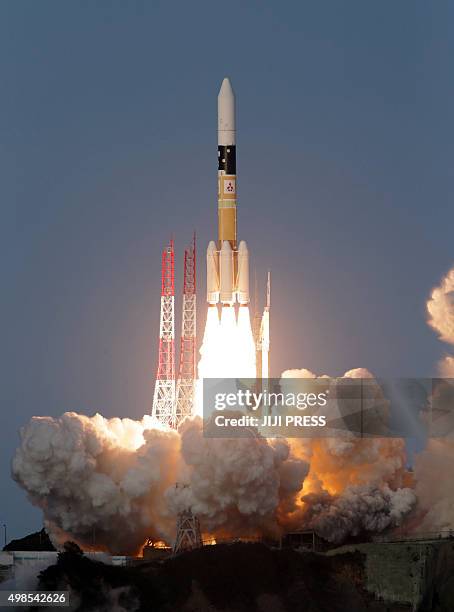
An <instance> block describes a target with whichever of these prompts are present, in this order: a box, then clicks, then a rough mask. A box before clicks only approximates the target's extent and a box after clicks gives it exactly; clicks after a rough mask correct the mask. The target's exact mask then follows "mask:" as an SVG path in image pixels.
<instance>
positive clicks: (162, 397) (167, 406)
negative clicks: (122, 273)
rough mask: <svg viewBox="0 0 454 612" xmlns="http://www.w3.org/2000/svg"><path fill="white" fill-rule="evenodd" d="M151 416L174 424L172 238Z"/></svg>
mask: <svg viewBox="0 0 454 612" xmlns="http://www.w3.org/2000/svg"><path fill="white" fill-rule="evenodd" d="M152 416H153V417H155V418H156V419H157V420H158V421H160V422H161V423H163V424H164V425H167V426H170V427H172V426H175V425H174V422H175V257H174V250H173V240H171V241H170V242H169V244H168V245H167V246H166V247H165V248H164V250H163V251H162V285H161V316H160V322H159V357H158V372H157V375H156V384H155V388H154V397H153V410H152Z"/></svg>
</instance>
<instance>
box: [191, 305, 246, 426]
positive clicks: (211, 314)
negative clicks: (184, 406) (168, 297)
mask: <svg viewBox="0 0 454 612" xmlns="http://www.w3.org/2000/svg"><path fill="white" fill-rule="evenodd" d="M198 375H199V379H198V381H197V383H196V401H195V412H196V414H197V415H199V416H201V415H202V414H203V389H202V381H203V379H204V378H255V376H256V367H255V342H254V336H253V334H252V327H251V320H250V316H249V308H248V306H240V308H239V309H238V317H237V316H236V313H235V309H234V308H233V307H229V306H224V307H223V308H222V309H221V319H220V320H219V313H218V309H217V308H216V307H212V306H211V307H209V308H208V313H207V322H206V325H205V333H204V335H203V342H202V348H201V349H200V361H199V365H198Z"/></svg>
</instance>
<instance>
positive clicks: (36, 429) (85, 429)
mask: <svg viewBox="0 0 454 612" xmlns="http://www.w3.org/2000/svg"><path fill="white" fill-rule="evenodd" d="M21 438H22V442H21V445H20V447H19V448H18V449H17V451H16V454H15V457H14V459H13V465H12V472H13V477H14V478H15V479H16V480H17V482H18V483H19V484H20V485H21V486H22V487H24V489H25V490H26V491H27V493H28V495H29V498H30V500H31V501H32V503H33V504H35V505H37V506H39V507H41V508H42V509H43V512H44V517H45V519H46V525H47V527H48V529H49V530H50V534H51V537H52V538H53V540H54V542H55V543H56V544H59V543H61V542H62V540H64V539H67V534H71V536H72V537H73V538H75V539H77V540H78V541H79V542H80V543H81V544H84V545H90V544H92V543H93V542H95V545H96V546H97V547H101V546H103V547H105V548H106V549H107V550H110V551H112V552H117V551H135V550H138V548H139V547H140V545H141V544H143V542H144V540H145V538H146V537H147V536H150V535H151V536H156V537H169V536H170V534H171V533H172V531H173V528H174V521H172V518H171V517H169V516H168V513H167V508H166V505H165V502H164V493H165V490H166V489H167V488H168V487H169V486H170V485H171V484H172V483H174V482H175V478H176V470H177V462H178V459H179V444H180V441H179V436H178V434H177V433H176V432H174V431H161V430H159V429H151V428H150V423H149V419H147V418H145V419H144V420H143V421H141V422H136V421H132V420H130V419H104V418H103V417H102V416H100V415H99V414H97V415H96V416H94V417H92V418H89V417H86V416H82V415H79V414H75V413H66V414H64V415H63V416H62V417H60V418H57V419H54V418H50V417H34V418H32V420H31V421H30V422H29V424H28V425H27V426H26V427H24V428H23V429H22V430H21Z"/></svg>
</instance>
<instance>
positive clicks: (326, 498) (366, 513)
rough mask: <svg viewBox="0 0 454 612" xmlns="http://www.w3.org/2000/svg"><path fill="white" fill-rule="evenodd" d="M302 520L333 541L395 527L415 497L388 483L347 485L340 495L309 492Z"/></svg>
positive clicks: (305, 498)
mask: <svg viewBox="0 0 454 612" xmlns="http://www.w3.org/2000/svg"><path fill="white" fill-rule="evenodd" d="M303 501H304V502H305V504H307V505H308V508H309V509H308V512H307V515H306V517H305V521H306V524H307V526H308V527H310V528H311V529H314V530H315V531H316V532H317V533H318V534H319V535H320V536H321V537H323V538H325V539H326V540H328V541H330V542H334V543H339V542H342V541H343V540H344V539H345V538H346V537H347V536H357V535H360V534H366V533H369V534H370V533H378V532H380V531H383V530H384V529H387V528H389V527H396V526H397V525H400V524H401V523H402V520H403V518H404V517H405V516H406V515H407V514H408V513H409V512H410V510H411V509H412V507H413V505H414V503H415V501H416V496H415V494H414V492H413V491H412V490H411V489H409V488H403V489H397V490H395V491H394V490H392V489H390V488H389V487H388V486H387V485H384V486H382V487H375V486H373V485H364V486H349V487H347V488H346V489H345V490H344V491H343V492H342V494H340V495H330V494H329V493H327V492H326V491H323V492H322V493H308V494H307V495H305V496H303Z"/></svg>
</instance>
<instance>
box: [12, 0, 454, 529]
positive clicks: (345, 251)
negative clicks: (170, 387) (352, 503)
mask: <svg viewBox="0 0 454 612" xmlns="http://www.w3.org/2000/svg"><path fill="white" fill-rule="evenodd" d="M226 9H227V10H226ZM453 13H454V7H453V4H452V3H449V2H447V1H440V2H436V3H435V2H431V3H428V2H423V1H410V0H403V1H401V2H392V1H390V0H387V1H384V2H364V1H363V0H358V1H345V2H335V1H332V2H326V1H320V2H285V3H280V2H277V1H276V2H263V1H260V2H258V1H257V2H255V1H251V2H247V3H246V2H239V1H235V0H233V1H231V2H229V3H228V5H225V4H224V5H223V4H220V3H218V2H212V1H195V2H172V1H171V0H170V1H166V2H157V1H154V2H152V1H149V2H133V1H131V2H127V3H126V2H119V1H116V2H113V1H112V2H90V3H81V2H58V1H54V2H50V1H45V0H42V1H41V2H32V1H23V0H19V1H13V0H9V1H8V0H7V1H5V2H2V3H1V4H0V75H1V91H2V93H1V96H0V131H1V135H2V137H1V139H0V164H1V165H0V167H1V179H2V180H1V183H0V194H1V199H0V206H1V210H2V224H1V230H0V231H1V244H2V256H1V258H0V266H1V275H2V281H3V292H2V300H1V305H0V308H1V315H2V316H1V320H2V322H3V333H2V339H3V341H2V347H3V350H2V351H1V353H0V355H1V357H0V358H1V372H2V379H1V410H2V413H1V414H2V428H1V433H0V443H1V444H0V446H1V448H0V461H1V470H0V491H1V497H0V500H1V504H0V522H6V523H7V524H8V529H9V533H10V535H11V536H21V535H24V534H25V533H27V532H29V531H31V530H32V529H35V528H38V527H39V526H40V520H41V516H40V513H39V512H38V511H36V510H34V509H33V508H32V507H31V506H30V504H29V503H28V502H26V501H25V496H24V495H23V493H22V492H21V491H20V490H19V488H18V487H17V486H16V485H15V484H14V483H12V482H11V480H10V475H9V472H10V459H11V457H12V454H13V452H14V448H15V446H16V445H17V442H18V437H17V432H18V429H19V427H20V426H21V425H22V424H24V423H25V422H27V420H28V419H29V418H30V417H31V416H32V415H55V416H56V415H59V414H61V413H62V412H64V411H67V410H76V411H79V412H83V413H86V414H93V413H94V412H97V411H99V412H101V413H102V414H103V415H105V416H113V415H118V416H130V417H133V418H137V417H141V416H142V414H143V413H144V412H148V411H150V408H151V397H152V389H153V379H154V373H155V368H156V348H157V342H156V339H157V335H158V317H159V283H160V279H159V274H160V250H161V247H162V245H163V243H164V242H165V241H166V240H167V238H168V236H169V235H170V233H172V232H173V234H174V236H175V240H176V249H177V252H176V255H177V263H178V266H179V272H178V276H177V283H178V285H177V286H178V287H179V288H180V287H181V267H182V252H183V247H184V245H185V243H186V242H188V241H189V239H190V237H191V232H192V231H193V229H196V230H197V233H198V246H199V271H200V273H199V290H200V293H199V295H200V302H201V303H202V302H203V299H202V298H203V291H204V250H205V248H206V244H207V242H208V240H209V239H211V238H213V237H215V234H216V193H217V187H216V171H217V145H216V97H217V91H218V88H219V86H220V83H221V81H222V78H223V77H224V76H229V77H230V78H231V81H232V84H233V87H234V89H235V92H236V95H237V104H238V117H237V119H238V121H237V123H238V130H239V131H238V155H237V157H238V163H237V166H238V175H239V185H238V191H239V207H240V208H239V234H240V238H243V239H246V240H247V241H248V245H249V248H250V250H251V252H252V257H253V263H254V266H255V269H256V271H257V275H258V278H259V279H260V280H262V279H264V276H265V272H266V269H267V268H268V267H270V269H271V271H272V277H273V294H272V330H271V331H272V369H273V373H274V374H275V375H278V374H279V373H280V372H281V371H282V370H283V369H284V368H288V367H306V368H309V369H311V370H313V371H315V372H318V373H322V372H326V373H328V374H331V375H339V374H342V373H343V372H344V371H345V370H348V369H350V368H353V367H359V366H362V367H367V368H369V369H370V370H371V371H372V372H374V373H376V374H377V375H380V376H431V375H433V374H434V373H435V371H436V362H437V360H438V359H439V357H441V356H442V353H443V351H444V350H445V347H444V346H443V345H442V344H441V343H440V342H438V340H437V338H436V336H435V335H434V333H433V332H432V331H431V330H430V329H429V328H428V327H427V326H426V324H425V300H426V298H427V296H428V294H429V291H430V289H431V287H432V286H433V285H434V284H435V283H437V282H438V280H439V278H440V277H441V276H442V274H443V273H444V272H446V271H447V269H448V268H449V267H450V266H451V264H452V263H453V262H454V248H453V239H452V228H453V226H454V207H453V206H452V201H453V187H452V177H453V170H452V168H453V163H452V160H453V157H454V155H453V154H454V150H453V149H454V138H453V127H452V125H453V124H452V108H453V88H454V76H453V70H452V57H454V36H453V31H452V23H453V18H454V14H453ZM178 303H179V302H178ZM204 316H205V312H204V308H202V309H201V311H199V317H200V320H202V319H204ZM178 325H179V322H178Z"/></svg>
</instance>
